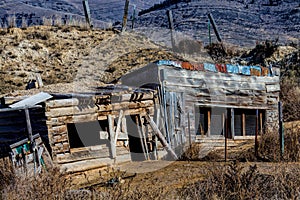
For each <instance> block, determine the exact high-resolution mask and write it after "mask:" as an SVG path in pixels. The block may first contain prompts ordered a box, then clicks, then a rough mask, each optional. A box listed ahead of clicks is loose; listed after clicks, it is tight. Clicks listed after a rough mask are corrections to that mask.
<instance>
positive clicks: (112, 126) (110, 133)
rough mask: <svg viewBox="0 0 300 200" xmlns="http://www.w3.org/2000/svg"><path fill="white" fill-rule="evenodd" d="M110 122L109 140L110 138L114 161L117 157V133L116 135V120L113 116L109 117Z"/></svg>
mask: <svg viewBox="0 0 300 200" xmlns="http://www.w3.org/2000/svg"><path fill="white" fill-rule="evenodd" d="M107 120H108V130H109V138H110V151H111V156H112V158H113V159H116V157H117V150H116V143H115V139H114V136H115V133H114V120H113V117H112V116H111V115H108V116H107Z"/></svg>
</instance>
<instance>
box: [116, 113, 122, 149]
mask: <svg viewBox="0 0 300 200" xmlns="http://www.w3.org/2000/svg"><path fill="white" fill-rule="evenodd" d="M122 118H123V110H120V113H119V118H118V122H117V129H116V133H115V144H117V141H118V135H119V134H120V131H121V122H122Z"/></svg>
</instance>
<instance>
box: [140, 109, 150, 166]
mask: <svg viewBox="0 0 300 200" xmlns="http://www.w3.org/2000/svg"><path fill="white" fill-rule="evenodd" d="M139 121H140V123H141V130H142V135H143V139H144V147H145V153H146V158H147V160H150V157H149V150H148V145H147V137H148V135H147V136H146V133H145V132H146V130H145V126H144V124H143V121H142V117H141V115H139Z"/></svg>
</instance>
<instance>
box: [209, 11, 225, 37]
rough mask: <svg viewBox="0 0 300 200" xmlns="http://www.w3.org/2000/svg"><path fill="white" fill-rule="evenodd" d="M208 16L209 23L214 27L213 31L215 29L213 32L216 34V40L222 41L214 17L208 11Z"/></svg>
mask: <svg viewBox="0 0 300 200" xmlns="http://www.w3.org/2000/svg"><path fill="white" fill-rule="evenodd" d="M208 18H209V20H210V23H211V24H212V26H213V29H214V31H215V34H216V36H217V39H218V41H219V42H222V38H221V35H220V33H219V29H218V27H217V24H216V22H215V19H214V17H213V15H212V14H211V13H208Z"/></svg>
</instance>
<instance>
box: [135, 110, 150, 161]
mask: <svg viewBox="0 0 300 200" xmlns="http://www.w3.org/2000/svg"><path fill="white" fill-rule="evenodd" d="M135 122H136V126H137V130H138V134H139V138H140V142H141V145H142V150H143V154H144V158H145V160H147V154H146V147H145V144H144V140H143V134H142V130H141V126H142V123H141V120H140V117H139V115H136V116H135Z"/></svg>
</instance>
